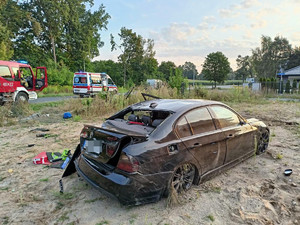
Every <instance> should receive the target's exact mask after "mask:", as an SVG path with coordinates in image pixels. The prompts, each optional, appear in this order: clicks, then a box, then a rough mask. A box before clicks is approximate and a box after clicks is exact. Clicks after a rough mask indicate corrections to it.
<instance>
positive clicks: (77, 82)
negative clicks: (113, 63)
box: [73, 72, 118, 98]
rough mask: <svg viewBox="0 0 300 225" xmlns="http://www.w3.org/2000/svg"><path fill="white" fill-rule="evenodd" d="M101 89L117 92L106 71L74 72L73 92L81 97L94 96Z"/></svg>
mask: <svg viewBox="0 0 300 225" xmlns="http://www.w3.org/2000/svg"><path fill="white" fill-rule="evenodd" d="M102 91H113V92H118V87H117V85H115V83H114V82H113V80H112V79H111V77H110V76H109V75H108V74H106V73H91V72H77V73H74V79H73V93H74V94H76V95H79V96H80V97H81V98H83V97H85V96H94V95H96V94H97V93H99V92H102Z"/></svg>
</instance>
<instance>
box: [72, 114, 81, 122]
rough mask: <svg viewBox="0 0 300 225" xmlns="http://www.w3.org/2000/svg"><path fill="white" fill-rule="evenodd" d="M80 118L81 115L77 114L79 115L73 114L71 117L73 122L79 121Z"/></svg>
mask: <svg viewBox="0 0 300 225" xmlns="http://www.w3.org/2000/svg"><path fill="white" fill-rule="evenodd" d="M80 120H81V117H80V116H79V115H75V116H74V117H73V121H74V122H79V121H80Z"/></svg>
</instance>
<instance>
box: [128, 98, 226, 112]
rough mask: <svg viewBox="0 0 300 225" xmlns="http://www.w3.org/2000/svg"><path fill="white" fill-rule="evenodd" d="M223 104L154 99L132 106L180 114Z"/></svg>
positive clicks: (137, 108)
mask: <svg viewBox="0 0 300 225" xmlns="http://www.w3.org/2000/svg"><path fill="white" fill-rule="evenodd" d="M212 104H222V103H221V102H216V101H210V100H204V99H153V100H148V101H144V102H139V103H136V104H134V105H132V106H131V108H132V109H133V110H139V109H140V110H162V111H172V112H178V111H182V110H189V109H192V108H195V107H197V106H206V105H212Z"/></svg>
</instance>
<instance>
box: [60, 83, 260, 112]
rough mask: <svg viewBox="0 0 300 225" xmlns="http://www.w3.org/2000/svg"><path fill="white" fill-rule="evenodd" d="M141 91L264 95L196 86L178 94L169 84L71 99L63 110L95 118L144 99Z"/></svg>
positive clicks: (245, 97)
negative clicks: (158, 87) (123, 92)
mask: <svg viewBox="0 0 300 225" xmlns="http://www.w3.org/2000/svg"><path fill="white" fill-rule="evenodd" d="M141 93H147V94H150V95H154V96H158V97H160V98H167V99H208V100H216V101H222V102H232V103H239V102H248V103H254V102H258V101H261V100H260V99H261V98H262V96H260V95H258V94H255V93H253V92H251V91H250V90H248V89H247V88H245V89H244V88H233V89H230V90H207V89H205V88H203V87H202V88H201V87H198V88H195V89H194V90H191V91H186V92H185V93H184V95H182V94H178V92H177V90H176V89H175V88H174V89H172V88H170V87H167V86H163V87H161V88H160V89H153V88H149V87H148V88H147V87H146V88H145V87H138V88H136V89H134V90H133V91H132V93H131V95H130V96H129V97H128V98H127V97H126V95H123V94H118V95H115V94H111V93H108V95H107V96H100V95H99V96H96V97H95V98H93V99H91V98H90V99H71V100H69V101H68V103H66V104H64V105H63V106H62V107H63V110H65V111H71V112H72V113H73V114H75V115H80V116H81V117H82V118H95V117H103V116H106V115H107V116H108V115H112V114H113V113H114V112H117V111H119V110H121V109H123V108H125V107H127V106H128V105H131V104H134V103H137V102H141V101H144V99H143V97H142V94H141Z"/></svg>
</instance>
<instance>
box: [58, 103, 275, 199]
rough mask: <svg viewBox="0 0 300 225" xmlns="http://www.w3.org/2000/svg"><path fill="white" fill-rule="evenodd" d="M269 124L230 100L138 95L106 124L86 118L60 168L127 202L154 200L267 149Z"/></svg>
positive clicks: (182, 190)
mask: <svg viewBox="0 0 300 225" xmlns="http://www.w3.org/2000/svg"><path fill="white" fill-rule="evenodd" d="M269 134H270V131H269V128H268V127H267V126H266V124H264V123H263V122H262V121H260V120H258V119H254V118H252V119H249V120H246V119H245V118H243V117H242V116H241V115H240V114H238V113H237V112H236V111H234V110H233V109H231V108H230V107H229V106H227V105H225V104H223V103H221V102H215V101H208V100H198V99H197V100H196V99H190V100H188V99H155V100H150V101H144V102H139V103H136V104H134V105H131V106H129V107H127V108H125V109H123V110H121V111H119V112H117V113H116V114H114V115H112V116H111V117H109V118H108V119H106V120H105V122H104V123H103V124H102V126H101V127H98V126H92V125H85V126H84V127H83V129H82V131H81V134H80V144H79V145H78V146H77V149H76V151H75V152H74V154H73V157H72V159H71V161H70V163H69V165H68V167H67V169H66V170H65V173H64V174H63V177H65V176H68V175H70V174H72V173H74V172H76V171H77V173H78V175H80V176H81V177H82V178H83V179H85V180H86V181H87V182H88V183H90V184H91V185H92V186H94V187H95V188H97V189H98V190H100V191H103V192H104V193H109V194H111V195H113V196H116V197H117V198H118V199H119V201H120V202H121V203H122V204H126V205H139V204H144V203H150V202H156V201H158V200H159V199H160V198H161V197H162V196H166V195H168V194H170V193H171V191H172V190H175V191H176V192H177V193H178V194H180V193H182V192H184V191H187V190H189V189H190V188H191V187H192V185H193V184H199V183H200V182H201V181H204V180H205V179H207V178H209V177H211V176H212V175H216V174H218V173H219V172H220V171H224V169H226V168H229V167H232V166H234V165H236V164H238V163H240V162H241V161H243V160H245V159H247V158H249V157H251V156H253V155H254V154H261V153H263V152H265V151H266V150H267V147H268V143H269Z"/></svg>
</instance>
